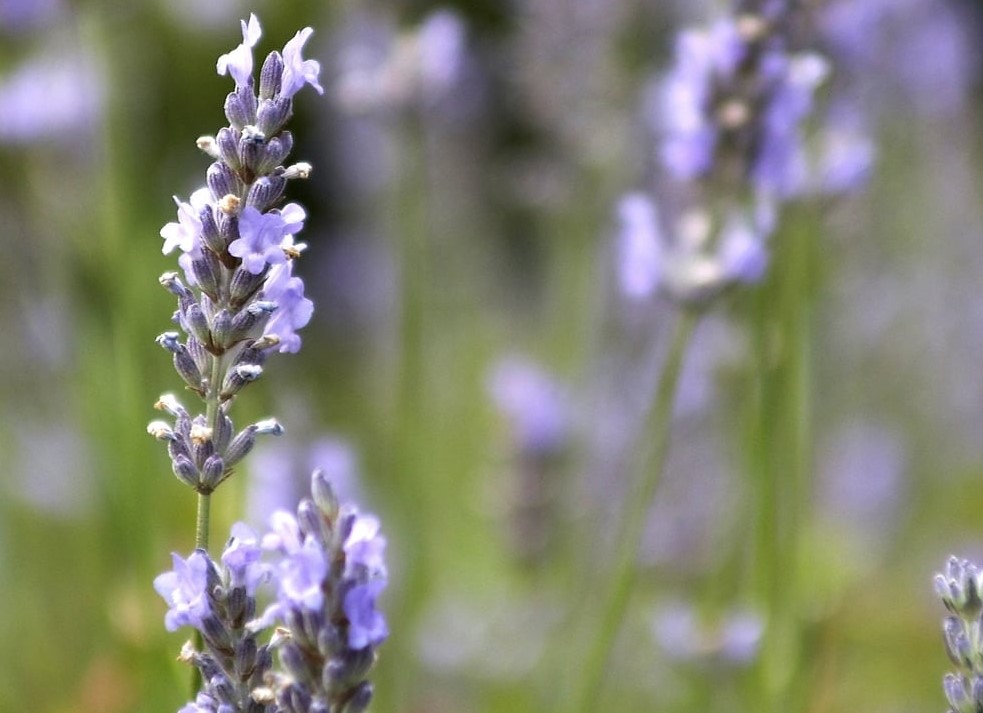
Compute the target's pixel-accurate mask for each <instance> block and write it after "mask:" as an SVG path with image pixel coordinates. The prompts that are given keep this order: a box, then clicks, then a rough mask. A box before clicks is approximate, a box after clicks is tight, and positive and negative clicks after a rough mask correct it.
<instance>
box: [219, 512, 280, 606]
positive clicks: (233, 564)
mask: <svg viewBox="0 0 983 713" xmlns="http://www.w3.org/2000/svg"><path fill="white" fill-rule="evenodd" d="M262 553H263V550H262V548H261V547H260V546H259V539H258V538H257V536H256V533H255V532H253V531H252V529H251V528H250V527H249V526H248V525H246V524H245V523H242V522H237V523H235V524H234V525H233V526H232V533H231V536H230V537H229V542H228V543H227V544H226V546H225V550H224V551H223V552H222V564H223V565H225V568H226V569H227V570H228V572H229V580H230V585H231V586H232V587H242V588H243V589H245V590H246V594H247V595H249V596H253V595H254V594H256V587H257V585H258V584H259V583H260V582H261V581H262V580H263V579H264V578H265V577H266V576H267V574H268V571H269V570H268V568H267V567H266V566H265V565H263V564H262V563H260V561H259V560H260V557H261V556H262Z"/></svg>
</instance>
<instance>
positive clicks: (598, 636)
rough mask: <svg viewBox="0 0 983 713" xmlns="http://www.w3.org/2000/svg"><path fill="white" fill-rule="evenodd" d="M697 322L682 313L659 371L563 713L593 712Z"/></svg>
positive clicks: (626, 598) (659, 473)
mask: <svg viewBox="0 0 983 713" xmlns="http://www.w3.org/2000/svg"><path fill="white" fill-rule="evenodd" d="M698 321H699V314H698V313H696V312H690V311H684V312H682V313H681V314H680V316H679V318H678V320H677V321H676V327H675V334H674V335H673V339H672V343H671V345H670V347H669V353H668V355H667V357H666V361H665V364H664V365H663V367H662V374H661V376H660V378H659V385H658V390H657V391H656V394H655V402H654V404H653V408H652V410H651V412H650V415H649V418H648V422H647V423H646V428H645V430H644V431H643V433H645V434H649V435H650V436H651V438H652V440H651V446H650V448H641V449H640V455H641V458H640V462H639V469H638V470H639V472H638V474H637V477H636V479H635V481H634V482H633V483H632V484H631V486H630V488H629V491H628V493H627V497H626V500H625V504H624V507H623V509H622V513H623V516H622V519H621V529H620V530H619V532H618V537H617V540H616V542H615V556H614V558H613V568H612V570H611V571H610V572H609V573H608V574H607V575H606V576H605V581H606V582H608V583H609V584H608V586H607V587H606V589H605V590H604V591H603V593H602V595H601V598H600V605H599V607H598V609H597V611H598V613H599V616H597V617H588V618H587V621H599V622H600V624H599V625H598V628H597V631H596V633H595V635H594V637H593V639H592V640H591V641H590V643H589V644H588V649H587V657H586V661H585V664H584V668H583V671H582V675H581V676H579V677H578V678H577V679H576V681H575V682H574V686H575V688H574V693H573V696H572V702H571V705H570V706H569V707H568V710H570V711H576V713H587V712H588V711H593V710H595V708H596V701H597V698H598V696H599V694H600V691H601V684H602V683H603V681H604V674H605V671H606V669H607V663H608V658H609V656H610V654H611V649H612V647H613V646H614V642H615V639H616V637H617V635H618V631H619V630H620V628H621V623H622V620H623V619H624V614H625V610H626V609H627V606H628V601H629V598H630V595H631V590H632V585H633V584H634V581H635V561H636V559H637V556H638V548H639V544H640V543H641V539H642V534H643V532H644V529H645V522H646V519H647V515H648V513H649V508H650V506H651V504H652V498H653V497H654V495H655V491H656V488H657V487H658V484H659V481H660V479H661V476H662V471H663V469H664V466H665V461H666V456H667V454H668V451H669V435H670V432H671V430H672V429H671V427H672V410H673V404H674V403H675V400H676V391H677V387H678V385H679V374H680V371H681V370H682V364H683V357H684V356H685V354H686V349H687V347H688V345H689V343H690V339H691V337H692V335H693V330H694V328H695V327H696V324H697V322H698Z"/></svg>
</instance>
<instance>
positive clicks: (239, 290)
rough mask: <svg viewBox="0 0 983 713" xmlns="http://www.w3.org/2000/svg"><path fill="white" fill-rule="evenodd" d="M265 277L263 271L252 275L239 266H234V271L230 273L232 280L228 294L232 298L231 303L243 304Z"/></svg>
mask: <svg viewBox="0 0 983 713" xmlns="http://www.w3.org/2000/svg"><path fill="white" fill-rule="evenodd" d="M265 279H266V273H265V271H264V272H261V273H259V274H258V275H253V274H251V273H249V272H248V271H246V270H243V269H242V268H241V267H240V268H236V271H235V272H233V273H232V281H231V284H230V285H229V296H230V297H231V298H232V303H233V304H234V305H242V304H245V303H246V302H247V301H248V300H249V299H250V298H251V297H252V296H253V295H254V294H256V291H257V290H258V289H259V288H260V287H262V286H263V281H264V280H265Z"/></svg>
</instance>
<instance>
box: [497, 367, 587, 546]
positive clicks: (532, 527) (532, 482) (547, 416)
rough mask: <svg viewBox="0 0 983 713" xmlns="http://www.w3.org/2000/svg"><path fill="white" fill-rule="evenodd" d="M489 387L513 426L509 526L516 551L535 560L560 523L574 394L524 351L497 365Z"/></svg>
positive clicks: (507, 483) (506, 507)
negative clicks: (563, 469) (562, 471)
mask: <svg viewBox="0 0 983 713" xmlns="http://www.w3.org/2000/svg"><path fill="white" fill-rule="evenodd" d="M487 388H488V393H489V395H490V396H491V399H492V401H493V402H494V404H495V406H496V407H497V408H498V411H499V412H500V413H501V414H502V415H503V416H504V417H505V420H506V421H507V423H508V425H509V427H510V431H511V434H510V436H511V438H510V444H509V450H510V458H509V471H508V473H506V476H507V477H505V478H502V479H500V480H499V482H500V483H502V485H503V488H502V490H503V491H504V492H503V493H502V495H503V501H504V502H503V503H502V510H503V511H504V514H505V516H506V522H505V527H504V529H505V531H506V533H507V537H508V542H509V545H510V549H511V550H512V552H513V553H514V554H515V555H516V556H517V557H518V558H519V559H520V560H522V561H523V562H525V563H526V564H534V563H536V562H538V561H539V560H541V559H542V557H543V556H544V555H545V554H546V552H547V549H548V547H549V545H550V543H551V541H552V539H553V535H554V531H555V529H556V518H557V510H558V507H559V505H560V498H559V492H560V484H559V482H558V477H559V467H560V465H561V462H562V460H563V456H564V455H565V454H566V453H567V452H568V450H569V448H570V445H571V431H572V424H571V404H570V403H569V394H568V393H566V391H565V389H564V388H563V387H562V385H561V384H559V383H558V381H557V380H556V378H555V377H554V376H552V375H551V374H548V373H547V372H546V371H544V370H543V369H542V368H540V367H539V366H537V365H536V364H534V363H532V362H529V361H526V360H525V359H523V358H521V357H518V356H509V357H506V358H503V359H501V360H500V361H499V362H498V363H497V364H496V365H495V366H494V368H493V369H492V371H491V374H490V375H489V378H488V382H487Z"/></svg>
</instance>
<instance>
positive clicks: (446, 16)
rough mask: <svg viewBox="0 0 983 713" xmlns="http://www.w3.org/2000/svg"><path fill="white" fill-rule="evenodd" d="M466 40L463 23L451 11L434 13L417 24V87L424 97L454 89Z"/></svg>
mask: <svg viewBox="0 0 983 713" xmlns="http://www.w3.org/2000/svg"><path fill="white" fill-rule="evenodd" d="M466 40H467V31H466V28H465V26H464V21H463V20H462V19H461V17H460V15H458V14H457V13H456V12H453V11H451V10H437V11H436V12H433V13H431V14H430V15H428V16H427V17H426V18H425V19H424V20H423V22H422V23H421V24H420V29H419V30H418V40H417V41H418V42H419V54H420V84H421V89H422V91H423V92H424V93H425V94H426V95H427V96H428V97H439V96H440V95H442V94H444V93H445V92H447V91H448V90H450V89H452V88H453V87H454V85H455V83H456V82H457V81H458V79H459V78H460V76H461V73H462V71H463V68H464V61H465V58H466Z"/></svg>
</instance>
